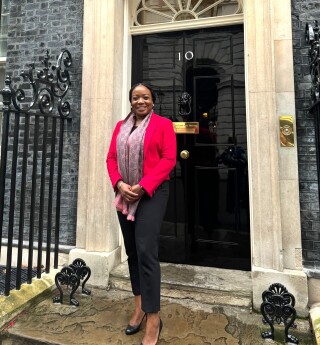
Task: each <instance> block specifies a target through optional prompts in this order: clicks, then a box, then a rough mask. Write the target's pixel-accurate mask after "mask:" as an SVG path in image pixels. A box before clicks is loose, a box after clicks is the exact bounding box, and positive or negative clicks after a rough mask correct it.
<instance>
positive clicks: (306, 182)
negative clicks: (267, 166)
mask: <svg viewBox="0 0 320 345" xmlns="http://www.w3.org/2000/svg"><path fill="white" fill-rule="evenodd" d="M315 19H317V20H320V2H319V1H318V0H313V1H311V0H292V28H293V53H294V76H295V94H296V117H297V143H298V162H299V181H300V184H299V188H300V207H301V229H302V248H303V263H304V267H305V268H307V269H309V270H310V274H311V275H313V273H312V272H316V271H317V270H318V269H320V250H319V249H320V219H319V198H318V178H317V159H316V149H317V148H316V142H315V119H314V116H313V115H312V114H310V113H309V111H308V108H309V107H310V105H311V98H310V86H311V78H310V73H309V63H308V49H309V45H308V44H307V43H306V41H305V26H306V23H308V22H309V23H312V22H313V21H314V20H315ZM284 58H285V57H284Z"/></svg>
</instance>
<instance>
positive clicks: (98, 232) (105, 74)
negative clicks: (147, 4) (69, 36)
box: [69, 0, 124, 286]
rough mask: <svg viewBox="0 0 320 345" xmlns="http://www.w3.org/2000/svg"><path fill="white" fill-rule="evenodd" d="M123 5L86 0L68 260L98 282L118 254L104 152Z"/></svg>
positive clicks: (113, 111)
mask: <svg viewBox="0 0 320 345" xmlns="http://www.w3.org/2000/svg"><path fill="white" fill-rule="evenodd" d="M123 11H124V9H123V1H119V0H108V1H106V0H85V1H84V29H83V33H84V42H83V79H82V83H83V86H82V104H81V132H80V164H79V186H78V214H77V242H76V249H74V250H72V251H71V252H70V256H69V262H72V261H73V260H74V259H75V258H77V257H80V258H83V259H84V260H85V261H86V263H87V265H88V266H89V267H91V269H92V276H91V278H90V283H91V284H94V285H96V286H106V285H107V284H108V279H109V272H110V270H111V269H112V268H113V267H114V266H115V265H117V264H119V263H120V254H121V251H120V244H119V238H120V236H119V225H118V221H117V219H116V212H115V209H114V206H113V192H112V190H111V186H110V182H109V178H108V176H107V171H106V166H105V157H106V152H107V149H108V145H109V142H110V138H111V134H112V130H113V128H114V125H115V123H116V121H118V120H119V119H120V118H121V105H122V99H121V96H122V71H123V66H122V65H123V63H122V60H123V18H124V15H123Z"/></svg>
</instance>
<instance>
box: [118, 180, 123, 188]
mask: <svg viewBox="0 0 320 345" xmlns="http://www.w3.org/2000/svg"><path fill="white" fill-rule="evenodd" d="M122 184H123V181H122V180H120V181H118V182H117V188H118V189H120V188H121V186H122Z"/></svg>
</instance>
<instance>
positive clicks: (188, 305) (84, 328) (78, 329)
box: [1, 288, 314, 345]
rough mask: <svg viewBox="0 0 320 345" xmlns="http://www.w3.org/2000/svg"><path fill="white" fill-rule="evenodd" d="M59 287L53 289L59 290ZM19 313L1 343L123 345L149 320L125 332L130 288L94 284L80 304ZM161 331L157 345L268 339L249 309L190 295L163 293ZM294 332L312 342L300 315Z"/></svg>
mask: <svg viewBox="0 0 320 345" xmlns="http://www.w3.org/2000/svg"><path fill="white" fill-rule="evenodd" d="M56 293H57V292H53V296H54V294H56ZM53 296H50V298H46V299H44V300H43V301H41V302H40V303H39V304H37V305H36V306H33V307H31V308H29V309H27V310H25V311H24V312H23V313H21V314H20V315H19V316H18V317H17V318H16V319H15V320H13V321H12V322H11V323H10V324H9V325H7V327H6V328H4V329H3V332H2V335H1V345H40V344H41V345H43V344H47V345H48V344H55V345H58V344H59V345H104V344H112V345H122V344H128V345H129V344H130V345H133V344H137V345H138V344H140V343H141V339H142V337H143V333H144V331H145V325H143V326H142V329H141V331H140V332H139V333H137V334H135V335H132V336H127V335H125V333H124V328H125V326H126V324H127V321H128V319H129V315H130V314H131V312H132V310H133V307H134V305H133V298H132V295H131V293H130V292H127V291H120V290H114V289H110V290H109V291H107V290H101V289H96V288H94V289H92V291H91V295H90V296H85V295H81V294H76V295H75V297H76V299H77V300H78V302H79V306H78V307H74V306H70V305H69V304H68V302H69V301H68V296H67V294H65V296H64V302H65V304H54V303H53V300H52V297H53ZM161 318H162V320H163V325H164V326H163V330H162V333H161V335H160V340H159V342H158V344H159V345H165V344H172V345H198V344H199V345H200V344H201V345H203V344H206V345H210V344H216V345H233V344H243V345H259V344H266V341H265V340H263V339H262V337H261V332H262V331H264V330H267V329H268V328H267V327H266V326H264V325H263V323H262V321H261V315H259V314H256V313H253V312H251V311H250V310H248V309H247V308H240V307H230V306H217V305H210V304H203V303H199V302H194V301H190V300H176V299H170V298H162V309H161ZM297 325H298V327H297V329H295V330H292V331H290V334H293V335H294V336H296V337H297V338H299V340H300V344H305V345H306V344H314V342H313V340H312V339H313V337H312V335H311V333H310V331H309V325H308V322H307V321H306V320H297ZM275 339H276V341H269V342H268V343H272V344H284V327H283V326H282V327H280V326H279V327H277V328H276V333H275Z"/></svg>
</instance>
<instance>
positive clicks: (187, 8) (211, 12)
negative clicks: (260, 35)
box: [133, 0, 243, 26]
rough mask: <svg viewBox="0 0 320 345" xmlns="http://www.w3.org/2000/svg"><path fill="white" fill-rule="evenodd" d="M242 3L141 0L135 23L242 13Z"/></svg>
mask: <svg viewBox="0 0 320 345" xmlns="http://www.w3.org/2000/svg"><path fill="white" fill-rule="evenodd" d="M242 3H243V0H141V1H140V2H139V4H138V7H137V10H136V12H135V18H134V24H133V25H134V26H141V25H148V24H159V23H170V22H171V23H172V22H180V21H184V20H193V19H203V18H211V17H219V16H228V15H235V14H241V13H242Z"/></svg>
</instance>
